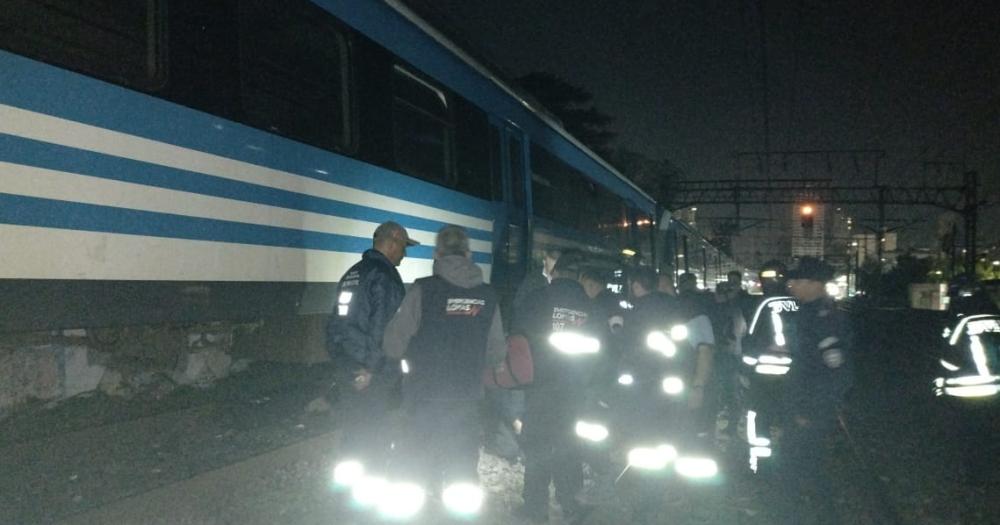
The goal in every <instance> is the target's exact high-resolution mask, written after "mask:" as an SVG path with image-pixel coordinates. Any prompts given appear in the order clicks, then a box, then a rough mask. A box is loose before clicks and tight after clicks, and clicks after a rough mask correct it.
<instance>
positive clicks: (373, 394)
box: [327, 221, 418, 470]
mask: <svg viewBox="0 0 1000 525" xmlns="http://www.w3.org/2000/svg"><path fill="white" fill-rule="evenodd" d="M372 244H373V246H372V248H371V249H370V250H367V251H365V253H364V254H362V256H361V261H360V262H358V263H357V264H355V265H354V266H352V267H351V268H350V269H349V270H347V273H345V274H344V276H343V277H341V278H340V282H339V283H338V285H337V293H336V296H335V299H336V304H335V305H334V311H333V317H332V319H331V321H330V323H329V324H328V325H327V350H328V352H329V353H330V358H331V359H332V360H333V362H334V364H335V373H334V374H335V380H336V386H337V402H336V407H335V408H334V417H335V418H337V422H338V427H339V428H341V429H342V432H343V441H342V443H341V446H340V447H339V450H340V451H341V454H340V458H341V462H345V461H351V462H361V463H363V464H365V467H366V468H367V469H368V470H378V469H379V468H380V466H381V462H382V461H383V460H384V458H385V455H386V451H387V450H388V448H389V445H390V442H389V438H388V434H389V432H388V428H387V425H388V413H389V410H390V408H391V400H392V397H393V396H392V393H393V391H394V389H395V388H396V387H398V384H399V372H398V369H399V368H398V366H395V367H394V366H390V364H389V363H388V362H387V360H386V358H385V355H384V354H383V353H382V335H383V333H384V331H385V327H386V325H387V324H388V322H389V319H391V318H392V315H393V314H394V313H395V312H396V309H397V308H398V307H399V304H400V302H401V301H402V300H403V294H404V293H405V292H406V289H405V288H404V287H403V280H402V279H401V278H400V276H399V272H398V271H397V270H396V267H397V266H399V264H400V262H402V260H403V257H405V256H406V248H407V246H413V245H415V244H418V243H417V242H415V241H413V240H411V239H410V237H409V235H408V234H407V232H406V230H405V229H404V228H403V227H402V226H400V225H399V224H397V223H395V222H391V221H390V222H386V223H383V224H381V225H379V227H378V228H376V230H375V235H374V238H373V243H372Z"/></svg>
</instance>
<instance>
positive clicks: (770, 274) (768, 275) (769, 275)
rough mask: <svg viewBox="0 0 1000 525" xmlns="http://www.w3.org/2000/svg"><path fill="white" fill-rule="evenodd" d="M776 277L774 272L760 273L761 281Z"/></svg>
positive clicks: (776, 274) (776, 273) (765, 271)
mask: <svg viewBox="0 0 1000 525" xmlns="http://www.w3.org/2000/svg"><path fill="white" fill-rule="evenodd" d="M777 276H778V272H777V271H775V270H764V271H763V272H760V278H761V279H774V278H775V277H777Z"/></svg>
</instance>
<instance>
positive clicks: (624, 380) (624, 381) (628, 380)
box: [618, 374, 635, 386]
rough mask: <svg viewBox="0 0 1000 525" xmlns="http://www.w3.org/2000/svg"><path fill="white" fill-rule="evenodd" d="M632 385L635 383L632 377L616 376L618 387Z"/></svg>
mask: <svg viewBox="0 0 1000 525" xmlns="http://www.w3.org/2000/svg"><path fill="white" fill-rule="evenodd" d="M632 383H635V378H634V377H632V374H622V375H620V376H618V384H619V385H622V386H630V385H631V384H632Z"/></svg>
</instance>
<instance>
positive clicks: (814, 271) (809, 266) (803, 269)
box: [786, 257, 833, 283]
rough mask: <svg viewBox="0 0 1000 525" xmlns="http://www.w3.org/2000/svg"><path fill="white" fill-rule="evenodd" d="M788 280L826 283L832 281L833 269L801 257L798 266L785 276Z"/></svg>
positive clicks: (825, 264)
mask: <svg viewBox="0 0 1000 525" xmlns="http://www.w3.org/2000/svg"><path fill="white" fill-rule="evenodd" d="M786 276H787V277H788V280H792V279H807V280H810V281H820V282H824V283H825V282H827V281H829V280H831V279H833V267H832V266H830V265H829V264H827V263H825V262H823V261H821V260H819V259H817V258H815V257H803V258H801V259H799V264H798V266H796V267H795V268H793V269H791V270H789V271H788V273H787V274H786Z"/></svg>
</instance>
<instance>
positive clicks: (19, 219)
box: [0, 193, 492, 264]
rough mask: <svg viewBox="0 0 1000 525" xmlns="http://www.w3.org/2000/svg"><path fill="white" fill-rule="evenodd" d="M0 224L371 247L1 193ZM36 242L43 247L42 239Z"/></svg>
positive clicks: (413, 251) (341, 238) (350, 240)
mask: <svg viewBox="0 0 1000 525" xmlns="http://www.w3.org/2000/svg"><path fill="white" fill-rule="evenodd" d="M0 223H7V224H17V225H23V226H41V227H46V228H59V229H68V230H83V231H92V232H106V233H121V234H128V235H144V236H150V237H166V238H175V239H191V240H200V241H217V242H229V243H237V244H249V245H258V246H278V247H284V248H301V249H310V250H326V251H339V252H356V253H360V252H362V251H364V250H366V249H368V248H370V247H371V241H370V240H368V239H364V238H361V237H351V236H347V235H335V234H329V233H319V232H309V231H302V230H294V229H290V228H278V227H275V226H260V225H256V224H245V223H239V222H232V221H221V220H216V219H203V218H197V217H186V216H183V215H173V214H167V213H155V212H149V211H140V210H130V209H125V208H113V207H109V206H97V205H93V204H81V203H75V202H66V201H57V200H52V199H39V198H35V197H25V196H22V195H11V194H8V193H0ZM39 241H40V242H44V240H43V239H39ZM433 251H434V250H433V247H432V246H414V247H412V248H409V249H408V250H407V252H408V254H409V255H410V256H411V257H417V258H423V259H430V258H432V256H433ZM473 260H474V261H475V262H477V263H485V264H489V263H490V261H491V260H492V257H491V256H490V255H489V254H484V253H474V254H473Z"/></svg>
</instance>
